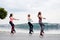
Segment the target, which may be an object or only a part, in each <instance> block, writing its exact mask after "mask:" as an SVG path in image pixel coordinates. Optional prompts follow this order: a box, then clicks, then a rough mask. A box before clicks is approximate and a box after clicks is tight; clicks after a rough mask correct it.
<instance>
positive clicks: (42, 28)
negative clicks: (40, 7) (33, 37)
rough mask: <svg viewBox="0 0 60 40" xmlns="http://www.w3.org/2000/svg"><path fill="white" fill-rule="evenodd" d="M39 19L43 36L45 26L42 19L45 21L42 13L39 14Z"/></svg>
mask: <svg viewBox="0 0 60 40" xmlns="http://www.w3.org/2000/svg"><path fill="white" fill-rule="evenodd" d="M38 19H39V25H40V27H41V32H40V35H41V36H43V33H44V24H43V23H42V19H45V18H43V17H42V15H41V12H38Z"/></svg>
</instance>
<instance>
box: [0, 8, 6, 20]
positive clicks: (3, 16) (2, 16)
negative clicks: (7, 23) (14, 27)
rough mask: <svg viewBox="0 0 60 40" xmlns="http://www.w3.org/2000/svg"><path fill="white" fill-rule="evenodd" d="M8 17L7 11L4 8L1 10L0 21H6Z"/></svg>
mask: <svg viewBox="0 0 60 40" xmlns="http://www.w3.org/2000/svg"><path fill="white" fill-rule="evenodd" d="M6 16H7V11H6V10H5V9H4V8H0V19H5V18H6Z"/></svg>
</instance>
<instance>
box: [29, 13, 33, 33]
mask: <svg viewBox="0 0 60 40" xmlns="http://www.w3.org/2000/svg"><path fill="white" fill-rule="evenodd" d="M31 22H32V20H31V18H30V14H28V25H29V34H32V32H33V25H32V23H31Z"/></svg>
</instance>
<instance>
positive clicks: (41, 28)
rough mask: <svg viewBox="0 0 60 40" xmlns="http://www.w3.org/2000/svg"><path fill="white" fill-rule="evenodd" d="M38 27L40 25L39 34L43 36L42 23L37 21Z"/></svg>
mask: <svg viewBox="0 0 60 40" xmlns="http://www.w3.org/2000/svg"><path fill="white" fill-rule="evenodd" d="M39 25H40V27H41V31H40V35H42V36H43V34H42V32H43V29H42V23H39Z"/></svg>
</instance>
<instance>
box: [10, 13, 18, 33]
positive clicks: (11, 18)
mask: <svg viewBox="0 0 60 40" xmlns="http://www.w3.org/2000/svg"><path fill="white" fill-rule="evenodd" d="M9 18H10V21H9V23H10V25H11V26H12V28H11V33H14V32H16V31H15V29H14V27H15V25H14V23H13V20H18V19H15V18H13V14H10V16H9Z"/></svg>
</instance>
